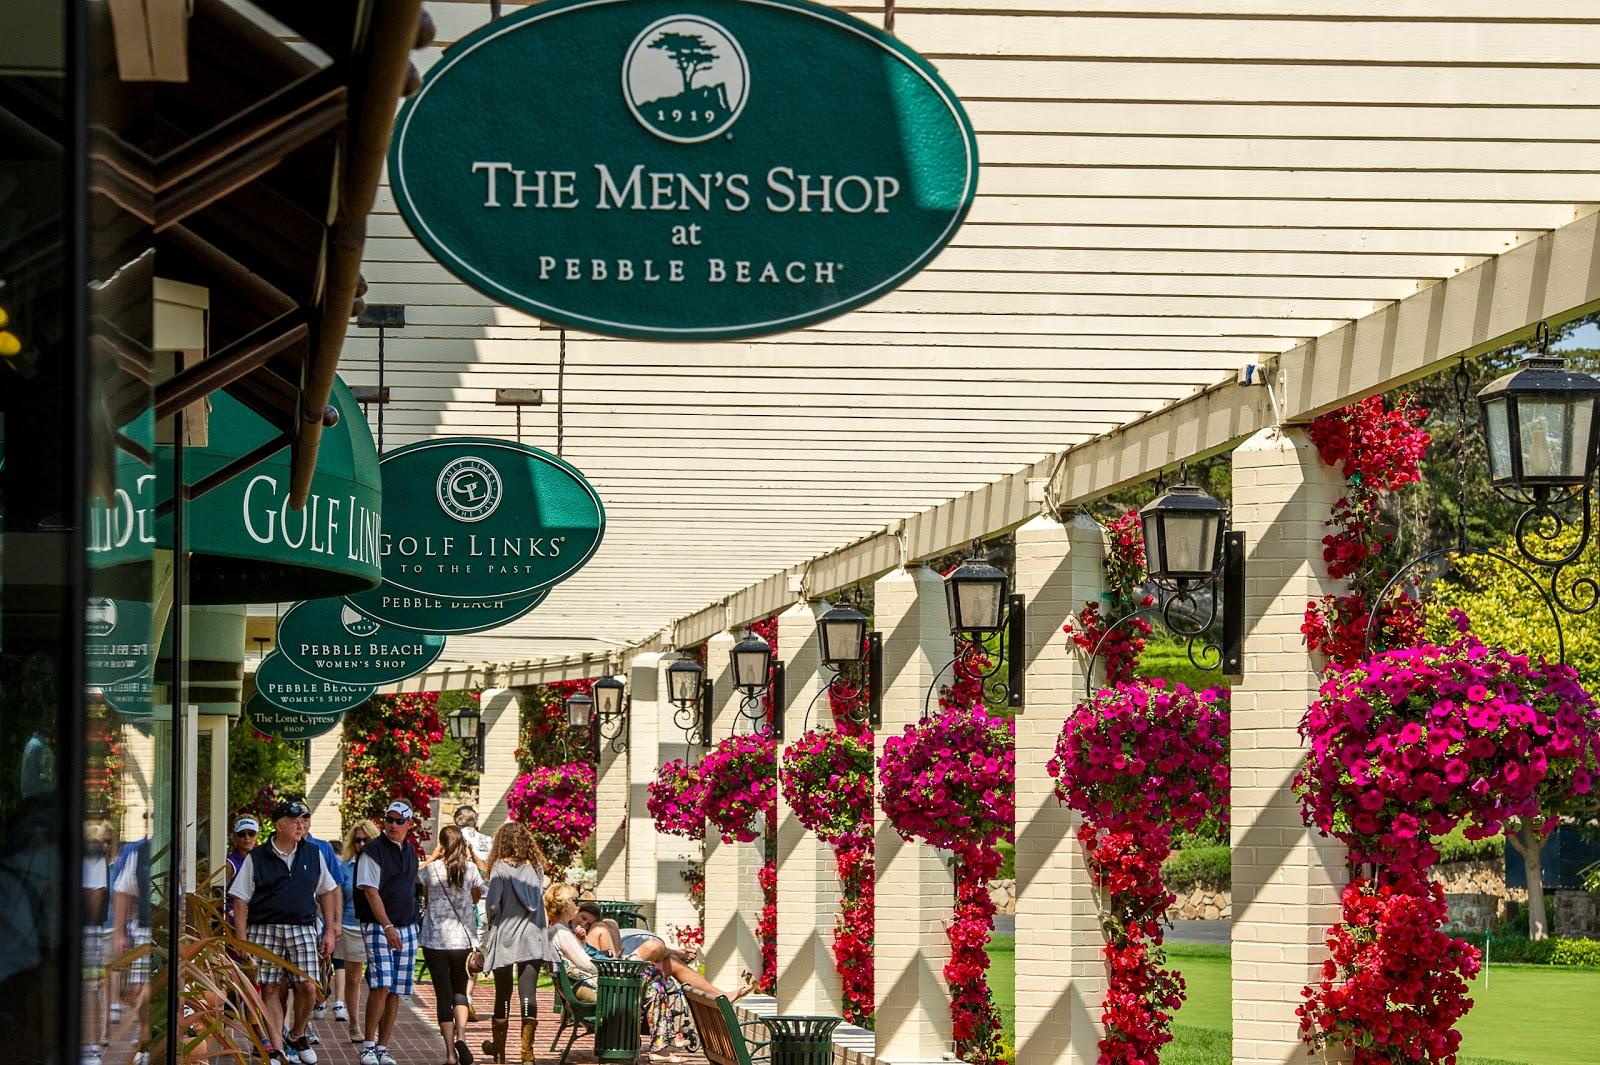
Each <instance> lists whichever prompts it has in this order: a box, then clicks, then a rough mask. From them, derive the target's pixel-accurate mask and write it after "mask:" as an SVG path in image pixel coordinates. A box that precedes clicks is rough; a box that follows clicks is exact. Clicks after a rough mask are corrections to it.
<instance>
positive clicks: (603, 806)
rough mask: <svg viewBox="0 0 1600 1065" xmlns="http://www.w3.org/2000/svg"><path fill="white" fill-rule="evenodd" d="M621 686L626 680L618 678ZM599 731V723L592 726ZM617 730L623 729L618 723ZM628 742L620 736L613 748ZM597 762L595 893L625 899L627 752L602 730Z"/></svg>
mask: <svg viewBox="0 0 1600 1065" xmlns="http://www.w3.org/2000/svg"><path fill="white" fill-rule="evenodd" d="M618 679H620V680H622V681H623V682H624V683H626V682H627V678H626V677H619V678H618ZM595 727H596V728H600V723H599V722H598V721H597V722H596V723H595ZM616 727H618V728H621V727H623V726H622V725H621V723H620V722H619V723H618V724H617V726H616ZM626 739H627V737H626V735H624V734H622V733H619V734H618V739H617V741H616V742H615V746H616V747H622V745H623V742H624V741H625V740H626ZM599 740H600V763H599V765H598V766H597V767H596V769H595V789H594V792H595V793H594V813H595V822H594V833H595V839H594V854H595V866H596V868H597V870H598V874H597V875H598V880H597V881H596V884H595V894H596V895H597V896H598V897H599V898H602V899H626V898H629V897H630V896H629V895H628V854H627V850H628V755H627V751H626V749H624V750H621V751H618V750H614V749H613V746H614V745H613V741H612V740H610V739H607V738H606V730H604V729H602V730H601V732H600V736H599Z"/></svg>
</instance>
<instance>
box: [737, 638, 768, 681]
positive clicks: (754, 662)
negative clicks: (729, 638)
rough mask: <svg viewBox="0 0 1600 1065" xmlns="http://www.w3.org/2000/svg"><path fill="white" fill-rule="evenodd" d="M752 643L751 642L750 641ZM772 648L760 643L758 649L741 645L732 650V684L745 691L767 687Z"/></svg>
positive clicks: (763, 642)
mask: <svg viewBox="0 0 1600 1065" xmlns="http://www.w3.org/2000/svg"><path fill="white" fill-rule="evenodd" d="M752 642H753V641H752ZM771 663H772V648H771V647H768V646H767V644H766V642H765V641H762V643H761V645H760V646H759V647H755V646H744V645H743V641H741V645H740V646H738V647H735V648H734V649H733V684H734V687H736V688H744V689H746V690H750V689H755V688H765V687H766V686H767V674H768V667H769V666H770V665H771Z"/></svg>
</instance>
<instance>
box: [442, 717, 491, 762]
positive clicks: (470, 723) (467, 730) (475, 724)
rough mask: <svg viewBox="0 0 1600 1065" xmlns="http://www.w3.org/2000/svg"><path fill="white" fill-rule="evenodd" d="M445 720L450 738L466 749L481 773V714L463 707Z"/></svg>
mask: <svg viewBox="0 0 1600 1065" xmlns="http://www.w3.org/2000/svg"><path fill="white" fill-rule="evenodd" d="M445 720H446V721H447V722H448V723H449V725H450V738H451V739H453V740H455V741H456V742H457V743H459V744H461V746H462V747H464V748H466V750H467V753H468V754H469V755H470V756H471V757H472V759H473V761H474V763H475V764H476V765H477V767H478V772H480V773H481V772H483V712H482V711H481V710H479V709H478V708H477V707H465V706H464V707H462V708H461V709H460V710H457V711H456V712H455V713H453V714H451V715H450V716H449V717H447V718H446V719H445Z"/></svg>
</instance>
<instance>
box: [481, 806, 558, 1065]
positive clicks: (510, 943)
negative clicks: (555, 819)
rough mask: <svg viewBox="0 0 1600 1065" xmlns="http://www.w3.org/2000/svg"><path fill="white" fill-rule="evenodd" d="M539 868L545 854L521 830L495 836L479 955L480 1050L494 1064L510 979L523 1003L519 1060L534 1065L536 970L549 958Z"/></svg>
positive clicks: (502, 1042)
mask: <svg viewBox="0 0 1600 1065" xmlns="http://www.w3.org/2000/svg"><path fill="white" fill-rule="evenodd" d="M544 865H545V857H544V853H543V852H542V851H541V850H540V849H539V844H538V843H537V842H535V840H534V838H533V834H532V833H531V832H529V831H528V829H527V827H526V826H524V825H520V824H518V823H516V822H515V821H507V822H506V823H505V824H503V825H501V826H500V828H499V830H498V831H497V832H495V834H494V846H493V848H492V849H491V850H490V853H489V891H488V905H487V907H486V911H487V914H488V919H489V925H488V928H489V930H488V932H487V933H486V934H485V936H484V950H483V953H484V961H483V964H484V968H486V969H489V970H491V971H492V972H493V973H494V1022H493V1032H494V1038H493V1039H492V1040H491V1041H490V1042H486V1043H484V1044H483V1052H484V1053H485V1054H487V1055H489V1057H490V1058H492V1059H493V1060H494V1061H496V1062H502V1063H503V1062H504V1061H505V1060H506V1033H507V1031H508V1029H509V1027H510V1023H511V1018H510V1012H511V981H512V977H513V976H515V978H516V982H517V995H518V997H519V998H520V999H521V1000H522V1056H521V1060H522V1061H523V1062H526V1063H528V1065H532V1062H533V1038H534V1033H535V1032H536V1031H537V1030H538V1024H539V1000H538V997H537V989H538V986H539V970H540V969H541V968H543V967H544V965H545V964H546V963H547V962H548V961H549V960H550V958H551V957H552V955H551V951H550V941H549V938H548V937H547V936H546V934H545V927H546V922H545V915H544V886H545V885H544V873H543V871H542V870H543V869H544Z"/></svg>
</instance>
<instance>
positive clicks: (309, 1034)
mask: <svg viewBox="0 0 1600 1065" xmlns="http://www.w3.org/2000/svg"><path fill="white" fill-rule="evenodd" d="M306 1038H307V1039H308V1040H310V1041H311V1045H312V1046H314V1047H315V1046H321V1045H322V1038H321V1037H320V1036H318V1035H317V1027H316V1025H314V1024H311V1023H309V1022H308V1023H307V1024H306Z"/></svg>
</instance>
